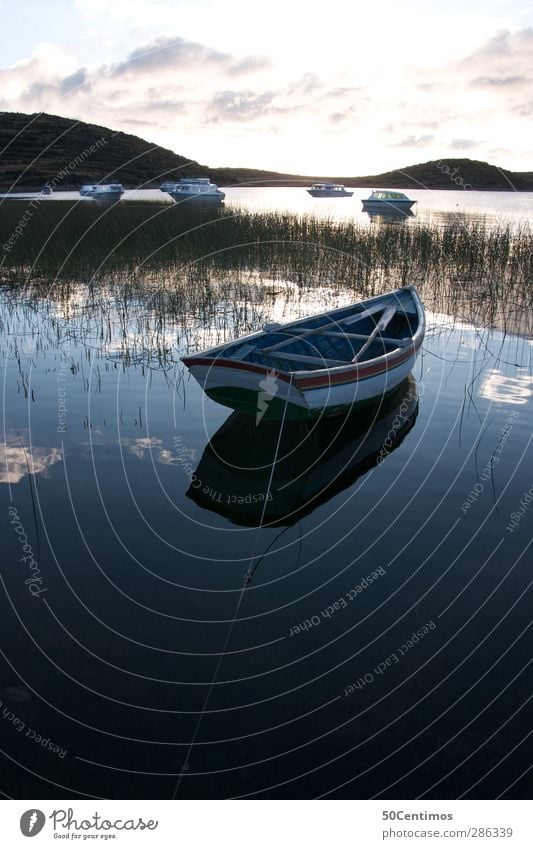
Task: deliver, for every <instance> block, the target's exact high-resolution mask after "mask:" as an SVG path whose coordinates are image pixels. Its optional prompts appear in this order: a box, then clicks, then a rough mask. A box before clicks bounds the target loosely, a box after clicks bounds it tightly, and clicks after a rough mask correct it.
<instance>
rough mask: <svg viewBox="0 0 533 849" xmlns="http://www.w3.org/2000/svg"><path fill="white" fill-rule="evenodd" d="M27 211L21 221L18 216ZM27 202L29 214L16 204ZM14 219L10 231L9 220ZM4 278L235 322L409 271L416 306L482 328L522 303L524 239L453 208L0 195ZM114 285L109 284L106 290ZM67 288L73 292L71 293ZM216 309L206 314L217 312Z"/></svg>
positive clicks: (394, 282)
mask: <svg viewBox="0 0 533 849" xmlns="http://www.w3.org/2000/svg"><path fill="white" fill-rule="evenodd" d="M26 210H28V214H27V215H26V220H24V222H23V224H22V223H21V222H22V219H23V216H24V214H25V212H26ZM30 212H31V214H29V213H30ZM17 228H18V229H17ZM0 245H3V246H4V248H3V259H2V264H1V269H0V280H1V281H2V283H3V284H4V286H5V287H7V288H14V289H15V290H18V291H19V292H20V291H21V290H24V291H25V292H26V293H27V294H28V295H29V296H32V295H37V297H41V296H42V293H43V291H50V287H52V289H53V293H54V298H58V299H59V301H61V300H63V302H64V305H65V309H66V310H67V311H68V310H72V309H73V306H72V304H73V303H77V300H76V299H74V301H73V299H72V297H71V293H72V291H73V287H76V289H77V291H78V296H79V286H80V284H81V285H82V286H84V287H85V288H84V290H83V295H82V297H81V304H82V308H83V309H87V308H90V309H92V310H101V311H103V312H104V313H105V310H106V309H107V308H108V306H109V299H110V297H112V299H113V300H114V302H115V308H116V309H118V310H119V311H120V308H121V304H122V309H123V310H126V308H127V305H128V304H131V301H132V299H133V300H135V301H136V302H137V303H141V302H142V303H144V304H145V308H146V309H149V310H150V311H152V312H153V311H155V313H157V314H158V315H159V321H162V320H163V319H164V317H166V316H168V317H172V316H173V317H180V318H181V319H182V323H183V326H186V327H190V326H191V324H192V325H194V323H195V322H196V324H199V325H202V326H207V325H208V323H209V322H211V323H212V322H213V321H214V320H215V319H216V320H218V319H220V316H222V315H224V313H225V311H228V310H229V312H230V313H231V314H232V319H231V320H232V321H234V320H235V315H234V314H233V313H234V311H235V310H234V305H235V304H240V307H239V309H240V310H241V313H242V315H241V316H240V318H239V320H238V321H237V324H238V325H239V329H240V330H242V331H245V330H248V329H253V328H254V326H255V325H256V323H257V321H258V320H260V318H262V317H264V314H265V313H268V304H269V297H270V294H269V293H271V292H272V291H276V289H279V288H280V287H282V288H283V287H293V289H292V290H291V293H290V297H291V298H293V299H295V298H298V297H307V296H308V295H309V293H311V292H312V291H314V290H317V289H320V288H326V289H327V290H328V291H329V292H330V293H332V294H333V295H334V294H335V292H337V293H338V292H340V291H343V292H346V291H350V292H353V293H354V299H355V296H356V295H357V296H365V295H370V294H374V293H377V292H380V291H384V290H386V289H390V288H394V287H396V286H400V285H405V284H406V283H415V284H416V285H417V286H418V287H419V288H420V290H421V293H422V296H423V298H424V300H425V302H426V305H427V306H429V307H430V308H433V309H435V310H437V311H441V312H446V313H447V314H450V315H454V316H457V317H462V318H466V319H467V320H477V321H480V322H482V323H485V324H488V325H489V326H495V325H496V326H500V327H504V328H509V329H517V328H516V325H517V322H521V325H522V329H525V331H526V332H527V330H528V329H530V327H525V328H524V327H523V323H524V320H526V323H527V319H526V317H527V316H528V315H530V314H531V306H532V296H531V295H532V285H531V284H532V281H533V250H532V234H531V230H530V228H529V226H527V225H526V224H519V225H510V224H508V223H500V224H492V223H490V224H489V223H486V222H483V221H480V220H471V219H468V218H465V217H460V216H457V218H454V219H452V220H450V221H448V222H447V223H445V224H438V225H437V224H430V225H426V224H424V223H421V222H419V221H417V220H416V219H410V220H407V221H404V222H387V221H381V222H375V223H373V224H372V225H367V226H364V225H361V224H358V223H354V222H351V221H341V222H339V221H333V220H328V219H322V218H316V217H312V216H306V215H294V214H291V213H287V212H268V211H267V212H250V211H246V210H235V209H230V208H217V209H209V208H195V207H191V206H190V205H181V206H179V205H174V204H168V203H163V202H162V203H147V202H143V203H133V202H129V203H121V204H118V205H115V206H112V207H107V208H106V207H101V206H98V205H97V204H92V203H76V202H68V201H65V202H62V201H54V202H48V203H47V202H43V203H40V204H38V205H37V207H36V208H34V209H28V207H26V203H25V202H13V201H12V202H4V203H3V204H2V215H1V216H0ZM111 291H112V292H113V293H114V294H113V295H112V296H111V295H110V292H111ZM78 300H79V297H78ZM217 317H218V318H217Z"/></svg>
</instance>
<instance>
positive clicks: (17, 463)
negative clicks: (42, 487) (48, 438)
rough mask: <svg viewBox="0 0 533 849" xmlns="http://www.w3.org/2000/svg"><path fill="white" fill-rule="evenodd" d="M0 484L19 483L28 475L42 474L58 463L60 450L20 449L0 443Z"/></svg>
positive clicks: (60, 458)
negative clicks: (0, 460) (0, 461)
mask: <svg viewBox="0 0 533 849" xmlns="http://www.w3.org/2000/svg"><path fill="white" fill-rule="evenodd" d="M0 456H1V457H2V461H3V462H2V463H1V465H0V483H13V484H14V483H19V482H20V481H21V480H22V478H24V477H25V476H26V475H27V474H28V466H29V470H30V474H33V475H39V474H42V475H44V477H46V472H47V470H48V468H49V467H50V466H53V465H55V464H56V463H60V462H61V460H62V459H63V456H62V454H61V449H60V448H36V447H33V448H32V449H30V448H28V447H26V446H25V447H24V448H23V447H22V445H18V446H17V445H8V444H7V443H5V442H0Z"/></svg>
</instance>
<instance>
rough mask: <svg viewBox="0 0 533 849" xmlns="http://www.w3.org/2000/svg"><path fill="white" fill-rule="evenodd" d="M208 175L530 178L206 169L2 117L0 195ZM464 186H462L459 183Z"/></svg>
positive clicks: (138, 146) (457, 163)
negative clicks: (46, 185) (48, 186)
mask: <svg viewBox="0 0 533 849" xmlns="http://www.w3.org/2000/svg"><path fill="white" fill-rule="evenodd" d="M201 175H206V176H210V177H211V178H212V179H213V180H214V181H215V182H216V183H218V184H219V185H221V186H228V185H255V186H267V185H285V186H300V185H302V184H307V183H309V182H310V181H315V180H327V179H329V180H334V181H335V182H340V183H345V184H346V185H348V186H354V187H358V186H361V187H363V186H371V187H374V188H379V187H387V188H398V189H414V188H417V189H422V188H428V189H457V188H462V187H463V185H464V186H466V187H467V188H471V189H478V190H492V191H516V190H517V191H533V172H524V173H516V172H512V171H506V170H505V169H502V168H497V167H496V166H494V165H489V164H488V163H487V162H478V161H475V160H471V159H443V160H438V161H433V162H426V163H423V164H419V165H411V166H408V167H407V168H403V169H399V170H397V171H390V172H387V173H384V174H373V175H371V176H363V177H324V176H303V175H295V174H282V173H278V172H274V171H261V170H257V169H246V168H209V167H208V166H206V165H201V164H200V163H198V162H195V161H194V160H189V159H187V158H185V157H184V156H180V155H179V154H176V153H174V152H173V151H171V150H167V149H166V148H163V147H160V146H159V145H154V144H150V143H149V142H147V141H145V140H144V139H141V138H139V137H138V136H133V135H129V134H128V133H122V132H115V131H113V130H110V129H108V128H107V127H100V126H98V125H96V124H87V123H85V122H83V121H74V120H72V119H69V118H62V117H60V116H57V115H48V114H46V113H38V114H32V115H26V114H23V113H20V112H0V190H1V191H31V190H35V189H39V188H40V187H41V186H42V185H43V184H44V183H46V182H48V181H50V182H51V184H52V186H53V187H54V188H58V189H59V188H61V189H79V187H80V186H81V185H83V184H84V183H95V182H100V181H105V182H114V181H117V182H120V183H123V184H124V186H126V187H127V188H134V187H143V188H150V187H157V186H158V185H159V183H160V182H161V181H162V180H164V179H179V177H181V176H201ZM461 181H462V182H461Z"/></svg>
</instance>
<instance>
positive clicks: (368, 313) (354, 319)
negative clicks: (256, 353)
mask: <svg viewBox="0 0 533 849" xmlns="http://www.w3.org/2000/svg"><path fill="white" fill-rule="evenodd" d="M382 309H383V304H382V303H381V304H375V305H374V306H373V307H369V308H368V309H367V310H364V311H363V312H358V313H356V314H355V315H347V316H346V318H339V319H337V321H330V322H329V323H328V324H323V325H321V327H313V328H311V329H310V330H306V331H305V332H304V333H299V334H298V335H296V334H295V335H294V336H293V335H291V336H290V337H289V338H288V339H284V340H283V342H277V343H276V344H275V345H269V347H268V348H263V351H262V353H263V354H269V353H270V352H271V351H277V350H279V349H280V348H284V347H285V345H290V344H291V342H294V340H295V339H305V337H306V336H312V335H313V334H314V333H322V332H323V331H324V330H329V329H330V327H338V326H339V324H346V323H349V324H355V323H356V322H357V321H362V320H363V319H364V318H368V317H369V316H371V315H374V314H375V313H377V312H380V311H381V310H382ZM389 309H390V307H389ZM394 309H395V310H396V307H394ZM385 312H386V310H385ZM286 326H287V327H288V326H289V325H286ZM295 329H296V328H295ZM278 332H279V333H281V332H283V331H282V330H279V331H278Z"/></svg>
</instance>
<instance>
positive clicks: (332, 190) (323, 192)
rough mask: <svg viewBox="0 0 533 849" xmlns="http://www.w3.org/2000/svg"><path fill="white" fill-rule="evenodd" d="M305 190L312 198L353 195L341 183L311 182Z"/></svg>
mask: <svg viewBox="0 0 533 849" xmlns="http://www.w3.org/2000/svg"><path fill="white" fill-rule="evenodd" d="M307 192H308V193H309V194H310V195H311V197H313V198H351V196H352V195H353V192H349V191H348V190H347V189H346V188H345V187H344V186H343V185H342V184H341V183H313V185H312V186H311V188H310V189H307Z"/></svg>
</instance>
